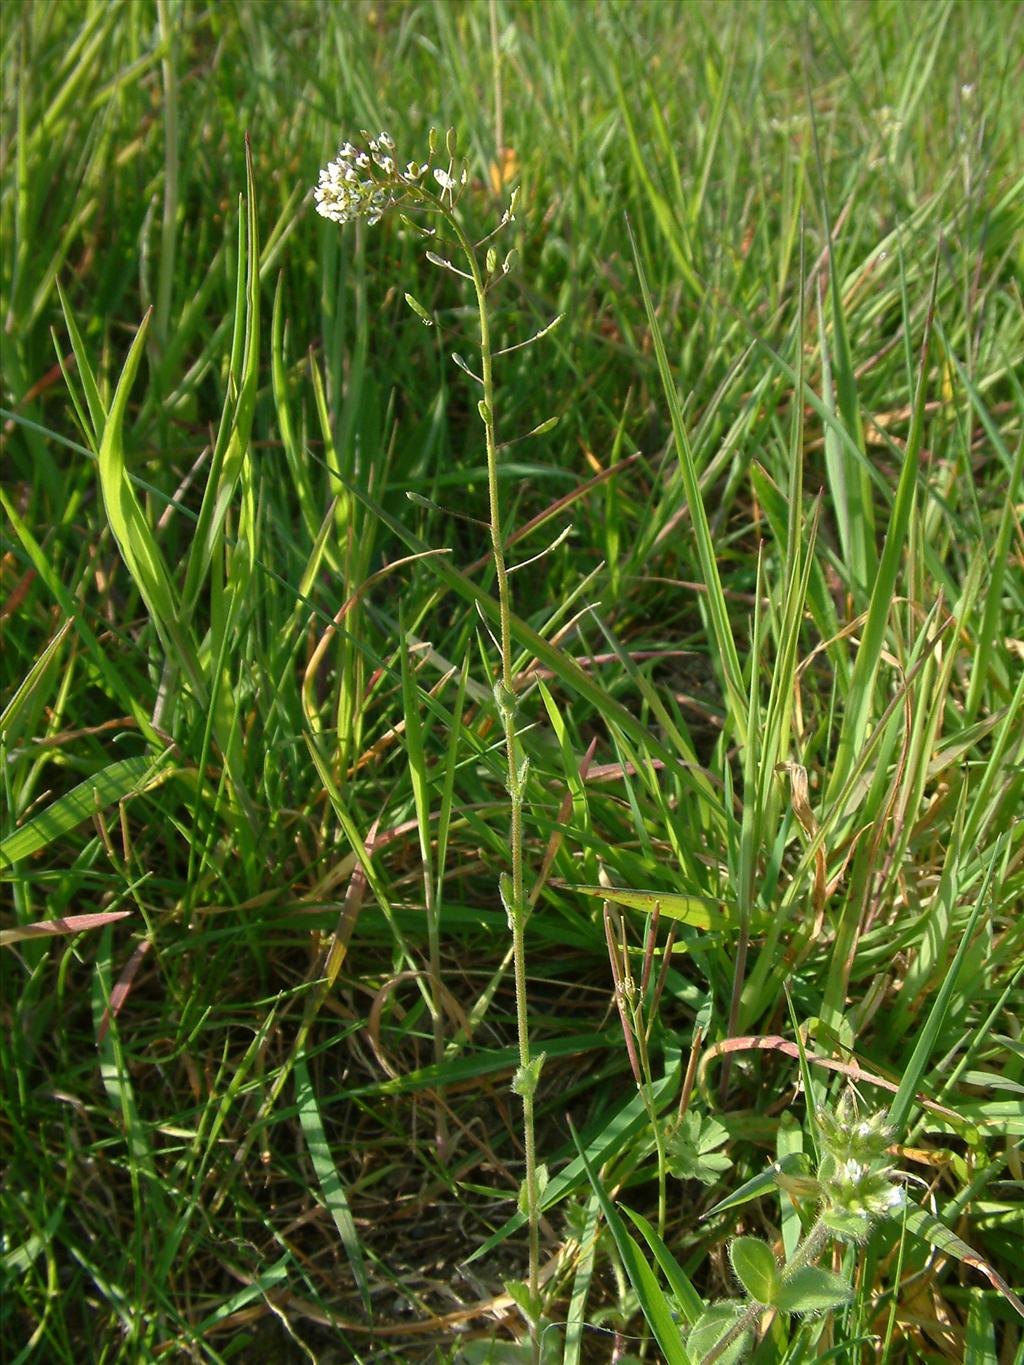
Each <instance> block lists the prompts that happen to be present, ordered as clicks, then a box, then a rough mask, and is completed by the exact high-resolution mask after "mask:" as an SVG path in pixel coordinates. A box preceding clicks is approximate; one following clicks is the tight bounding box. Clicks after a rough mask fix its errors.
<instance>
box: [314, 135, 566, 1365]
mask: <svg viewBox="0 0 1024 1365" xmlns="http://www.w3.org/2000/svg"><path fill="white" fill-rule="evenodd" d="M401 167H402V160H401V158H400V157H399V156H398V153H397V149H396V146H395V140H394V138H393V137H392V136H391V135H390V134H389V133H386V132H380V133H378V134H377V136H376V137H371V136H370V134H369V133H367V132H365V131H364V132H363V133H362V134H361V141H360V143H359V144H358V145H357V144H355V143H353V142H345V143H343V144H342V146H341V147H340V148H339V149H338V153H337V155H336V156H335V158H334V160H333V161H331V162H329V163H328V164H327V165H326V166H325V167H324V168H323V169H322V170H321V172H320V177H319V180H318V183H317V185H316V186H315V188H314V191H313V197H314V201H315V204H316V211H317V213H319V214H320V215H321V217H323V218H326V219H328V220H330V221H332V222H335V223H338V224H341V225H345V224H348V223H352V222H355V221H356V220H359V219H363V220H365V221H366V223H367V224H368V225H371V226H372V225H374V224H376V223H378V222H379V221H380V220H381V218H382V217H383V216H384V215H385V213H387V212H389V211H390V210H399V211H400V210H403V209H407V210H410V211H412V212H415V213H418V214H421V215H434V216H435V217H437V218H439V219H440V220H441V222H442V226H443V228H445V229H447V234H446V238H447V240H448V242H449V243H450V245H451V246H453V248H454V250H453V252H452V254H453V255H455V256H456V257H457V258H458V257H461V261H462V265H463V266H464V267H465V268H460V266H457V265H456V264H455V263H454V261H452V260H450V259H448V258H447V257H446V256H442V255H440V254H438V253H437V252H435V251H427V252H426V259H427V260H428V261H429V262H430V263H431V264H432V265H434V266H437V267H438V268H440V269H444V270H447V271H450V272H451V273H453V274H455V275H456V276H458V277H460V278H461V279H463V280H466V281H468V282H469V284H470V285H471V287H472V290H473V293H474V296H475V302H476V306H477V319H478V326H479V331H478V342H479V373H477V370H476V369H475V368H474V367H473V365H472V364H470V363H469V362H467V361H466V360H465V359H464V358H463V356H461V355H460V354H459V353H458V352H453V353H452V360H453V362H454V363H455V364H456V365H457V366H458V368H459V369H460V370H462V371H463V373H464V374H466V375H467V376H468V378H469V380H470V381H472V382H473V383H475V384H477V385H478V386H479V388H480V391H481V396H480V398H479V401H478V402H477V412H478V415H479V418H480V421H481V423H482V426H483V436H484V447H485V452H486V463H487V486H488V501H489V511H490V520H489V531H490V539H491V556H492V560H493V563H494V571H495V580H496V585H497V599H498V600H497V608H498V610H497V616H498V625H499V638H498V639H496V640H495V644H496V646H497V650H498V655H499V659H498V665H497V669H496V672H497V677H496V678H492V679H491V680H490V681H491V682H492V691H493V697H494V705H495V709H496V712H497V715H498V718H499V720H500V723H501V728H502V732H503V736H504V749H505V758H506V764H507V775H506V781H505V785H506V790H507V792H508V797H509V812H510V831H509V867H508V869H507V870H506V871H503V872H502V873H501V875H500V878H499V883H498V888H497V892H498V898H499V899H500V901H501V904H502V906H503V907H504V910H505V914H506V917H507V921H508V926H509V931H510V935H511V939H512V958H513V972H514V977H515V992H516V1022H517V1032H518V1041H519V1066H518V1068H517V1070H516V1072H515V1075H514V1077H513V1081H512V1089H513V1091H514V1093H515V1094H516V1095H517V1096H518V1097H519V1099H520V1100H521V1102H522V1113H523V1150H524V1154H525V1167H526V1171H525V1178H524V1179H523V1182H522V1185H521V1187H520V1190H519V1207H520V1210H521V1212H522V1213H523V1214H524V1215H525V1217H526V1220H527V1224H528V1228H529V1279H528V1282H527V1283H526V1284H519V1283H517V1282H512V1283H510V1284H509V1285H507V1288H508V1291H509V1293H510V1294H511V1295H512V1297H513V1299H514V1300H515V1302H516V1303H517V1304H518V1306H519V1307H520V1309H521V1311H522V1314H523V1317H524V1318H525V1319H526V1322H527V1325H528V1329H529V1333H530V1337H531V1346H532V1350H533V1353H534V1358H535V1359H539V1350H540V1340H541V1337H542V1334H543V1327H542V1313H543V1307H544V1305H543V1301H542V1298H541V1292H540V1213H541V1196H542V1194H543V1190H544V1186H545V1184H546V1181H547V1172H546V1168H545V1167H544V1165H543V1164H541V1163H538V1161H537V1159H536V1144H535V1138H534V1126H535V1125H534V1097H535V1094H536V1091H537V1086H538V1083H539V1080H540V1072H541V1067H542V1065H543V1062H544V1054H543V1053H540V1054H538V1055H533V1054H532V1053H531V1050H530V1038H529V1020H528V1016H527V1008H526V940H525V930H526V922H527V920H528V918H529V915H530V910H531V901H530V899H529V897H528V895H527V892H526V886H525V869H524V852H523V846H524V837H523V817H524V806H525V801H526V791H527V777H528V772H529V759H528V757H527V756H526V755H525V754H524V753H523V751H522V745H521V742H520V739H519V736H518V733H517V711H518V698H517V678H516V676H515V673H514V655H513V646H512V594H511V589H510V574H511V573H512V572H513V567H515V566H509V565H508V563H507V560H506V552H505V538H504V533H503V530H502V524H501V522H502V519H501V506H500V500H499V488H498V459H499V454H500V452H501V451H503V450H504V449H505V448H506V447H507V446H509V445H511V444H513V442H514V441H516V440H525V439H527V438H529V437H537V436H541V435H544V434H545V433H546V432H548V431H550V430H551V429H552V428H553V427H554V425H555V422H556V419H555V418H547V419H546V420H544V421H541V422H540V423H538V424H537V425H536V426H534V427H533V428H532V430H530V431H528V432H526V433H525V434H524V435H523V436H521V437H514V438H513V439H512V440H511V441H503V442H499V440H498V429H497V427H498V424H497V415H496V414H497V402H496V398H495V392H496V388H495V376H494V361H495V360H496V359H497V358H498V357H500V356H502V355H504V354H506V353H507V352H509V351H518V350H521V349H522V348H523V347H525V346H529V345H531V344H532V343H533V342H535V341H538V340H540V338H541V337H543V336H545V335H546V334H547V333H548V332H550V331H551V330H552V328H553V327H555V326H556V325H557V323H558V322H560V321H561V318H560V317H556V318H555V319H554V320H553V321H552V322H550V323H548V324H547V325H546V326H544V327H541V328H540V329H539V330H538V331H537V332H536V333H534V334H533V335H532V336H529V337H527V338H525V339H524V340H522V341H519V342H516V343H515V344H513V345H510V346H507V347H505V348H504V349H503V350H498V351H496V350H494V348H493V346H492V342H491V328H492V318H491V307H492V305H491V303H490V299H489V295H490V293H491V290H492V288H493V286H495V285H497V284H500V283H501V281H502V280H503V279H504V278H505V277H506V276H507V275H508V274H509V271H510V270H511V268H512V265H513V262H514V259H515V252H514V250H512V251H508V252H507V253H506V254H505V255H504V257H502V258H501V259H499V256H498V253H497V250H496V248H495V246H494V245H493V239H494V238H495V237H497V236H498V235H499V234H500V233H501V232H502V231H504V230H505V229H507V228H508V227H509V226H510V225H511V224H513V223H514V222H515V210H516V202H517V199H518V190H513V191H512V194H511V197H510V200H509V202H508V205H507V207H506V208H505V210H504V212H503V213H502V214H501V217H500V219H499V221H498V223H497V226H496V227H495V228H494V229H493V230H492V231H491V232H489V233H487V234H486V236H484V237H483V238H481V239H479V240H477V241H473V240H471V238H470V237H469V235H468V234H467V232H466V230H465V228H464V226H463V222H462V218H461V215H460V213H459V203H460V200H461V199H462V196H463V195H464V193H465V192H466V189H467V186H468V184H469V171H468V167H467V164H466V162H465V161H464V160H463V159H462V158H460V156H459V152H458V136H457V134H456V131H455V129H454V128H449V129H448V131H447V133H446V134H445V135H444V137H443V138H442V137H441V136H440V134H439V133H438V132H437V130H436V129H431V130H430V135H429V139H428V155H427V159H426V161H424V162H422V163H421V162H418V161H407V162H405V164H404V169H402V168H401ZM402 218H403V221H404V222H405V223H406V224H407V225H409V226H411V227H413V228H414V229H415V230H416V231H418V232H419V233H420V234H421V235H423V236H424V237H426V238H429V239H433V240H435V241H438V242H440V240H442V239H441V236H440V234H439V233H438V232H437V229H436V228H433V227H427V226H424V225H423V224H422V223H418V222H414V221H413V220H412V219H411V218H409V217H408V215H407V214H405V213H403V214H402ZM405 299H406V302H407V303H408V304H409V307H410V308H411V309H412V310H413V312H414V313H415V314H416V316H417V317H418V318H419V319H420V321H421V322H423V323H425V324H426V325H427V326H434V325H435V319H434V318H433V317H431V315H430V313H429V312H428V311H427V309H426V308H424V307H423V305H422V304H420V303H419V302H418V300H417V299H416V298H415V297H414V296H413V295H412V294H408V293H407V294H406V295H405ZM410 496H411V497H412V496H413V495H412V494H410ZM565 534H567V532H563V535H562V536H559V537H558V538H557V539H556V541H555V542H554V543H555V544H557V543H558V542H559V541H560V540H561V539H563V538H564V535H565ZM548 548H549V549H550V548H553V547H551V546H549V547H548ZM541 553H542V554H546V553H547V550H545V551H542V552H541ZM538 557H539V556H534V557H533V558H538ZM493 638H494V637H492V639H493ZM427 914H428V932H429V936H430V941H431V964H430V975H431V977H432V979H433V984H434V990H435V998H434V1010H435V1018H437V1019H439V1018H440V1015H441V1007H440V1004H439V991H440V959H439V955H438V948H437V944H438V926H437V923H436V920H435V919H434V918H433V914H432V908H431V904H430V902H429V897H428V904H427Z"/></svg>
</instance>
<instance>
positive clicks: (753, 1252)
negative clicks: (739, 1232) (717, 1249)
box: [729, 1237, 779, 1303]
mask: <svg viewBox="0 0 1024 1365" xmlns="http://www.w3.org/2000/svg"><path fill="white" fill-rule="evenodd" d="M729 1260H730V1261H732V1268H733V1270H734V1271H735V1272H736V1278H737V1279H738V1280H739V1282H740V1284H741V1285H742V1286H743V1288H744V1289H745V1290H746V1291H747V1293H748V1294H749V1295H750V1297H751V1298H752V1299H753V1300H754V1302H755V1303H775V1291H776V1289H777V1288H778V1283H779V1268H778V1266H777V1265H776V1264H775V1257H774V1256H773V1255H772V1249H771V1247H770V1246H768V1245H767V1244H766V1243H765V1242H762V1241H761V1239H760V1238H759V1237H735V1238H734V1239H733V1240H732V1241H731V1242H730V1243H729Z"/></svg>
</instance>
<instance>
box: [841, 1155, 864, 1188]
mask: <svg viewBox="0 0 1024 1365" xmlns="http://www.w3.org/2000/svg"><path fill="white" fill-rule="evenodd" d="M867 1173H868V1168H867V1167H866V1166H863V1165H861V1163H860V1162H859V1161H854V1160H853V1159H852V1158H851V1159H850V1160H849V1161H844V1162H843V1167H842V1176H843V1179H844V1180H847V1181H849V1183H850V1184H851V1185H857V1184H859V1183H860V1181H861V1180H863V1179H864V1177H865V1176H866V1175H867Z"/></svg>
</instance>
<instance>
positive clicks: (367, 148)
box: [313, 129, 468, 227]
mask: <svg viewBox="0 0 1024 1365" xmlns="http://www.w3.org/2000/svg"><path fill="white" fill-rule="evenodd" d="M362 137H363V142H364V145H363V146H361V147H355V146H353V144H352V143H351V142H346V143H345V144H344V145H343V146H342V147H340V148H339V149H338V155H337V156H336V157H335V159H334V160H333V161H331V162H329V163H328V164H327V165H326V166H325V167H324V168H323V170H322V171H321V172H320V180H319V183H318V184H317V186H316V188H315V189H314V191H313V198H314V199H315V200H316V211H317V213H319V214H320V216H321V217H322V218H330V219H331V220H332V221H333V222H335V223H351V222H353V220H354V219H356V218H365V219H366V221H367V222H368V223H369V224H370V225H371V227H372V225H373V224H374V223H379V222H380V220H381V218H382V216H383V214H384V211H385V209H387V208H390V207H391V205H392V204H398V203H402V202H407V201H410V200H411V201H416V200H420V201H422V200H424V199H430V198H431V196H430V194H429V193H428V192H426V191H425V190H424V189H423V187H422V186H421V184H420V181H421V180H422V179H423V177H424V176H425V175H426V173H427V171H428V170H429V169H430V162H429V161H426V162H424V163H423V164H422V165H421V164H420V163H418V162H416V161H410V162H409V163H408V164H407V165H406V168H405V170H404V171H402V170H399V169H398V165H397V163H396V161H395V155H394V153H395V140H394V138H393V137H392V136H391V135H390V133H378V134H377V136H376V137H370V135H369V133H368V132H366V130H365V129H364V130H363V133H362ZM431 137H432V138H433V134H432V135H431ZM433 146H434V143H433V141H432V142H431V148H432V149H433ZM433 174H434V179H435V180H436V181H437V183H438V185H439V186H440V187H441V195H442V197H443V196H444V195H445V194H447V195H448V199H449V202H452V201H453V200H454V195H455V192H456V191H457V190H458V189H459V188H460V187H461V186H462V185H465V184H466V181H467V179H468V176H467V172H466V169H465V167H463V168H462V171H461V174H460V175H459V177H458V178H456V177H455V176H454V175H452V173H451V171H450V170H447V171H446V170H443V169H442V168H441V167H435V168H434V172H433ZM434 202H435V203H436V202H437V201H436V199H435V200H434Z"/></svg>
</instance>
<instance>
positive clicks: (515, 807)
mask: <svg viewBox="0 0 1024 1365" xmlns="http://www.w3.org/2000/svg"><path fill="white" fill-rule="evenodd" d="M446 216H447V218H448V222H449V224H450V225H451V228H452V231H453V232H454V233H455V235H456V237H457V238H458V242H459V246H460V247H461V248H462V251H463V254H464V255H465V257H466V261H467V263H468V265H469V270H470V273H471V275H472V278H473V288H474V289H475V291H476V299H477V308H478V310H479V315H480V363H481V379H482V380H483V401H482V403H481V404H480V416H481V419H482V420H483V424H484V437H485V441H486V447H487V489H488V496H489V499H490V530H491V552H492V555H493V558H494V572H495V578H496V579H497V585H498V612H499V621H500V642H499V643H500V651H501V682H500V684H499V686H498V687H497V688H495V697H496V700H497V703H498V709H499V711H500V713H501V719H502V725H503V728H504V733H505V755H506V761H507V765H508V794H509V808H510V816H511V822H510V823H511V827H510V831H509V843H510V844H511V850H512V871H511V876H510V879H509V882H508V884H507V885H506V886H505V889H504V891H503V897H502V898H503V900H504V901H505V908H506V911H507V912H508V918H509V927H510V929H511V932H512V964H513V973H514V976H515V988H516V1026H517V1032H518V1036H519V1072H518V1075H517V1078H516V1091H517V1093H518V1094H519V1096H520V1098H521V1099H522V1102H523V1146H524V1148H525V1151H526V1211H527V1222H528V1224H529V1235H530V1269H529V1288H530V1298H531V1301H532V1302H533V1303H534V1304H536V1303H537V1302H538V1299H539V1293H540V1191H539V1188H538V1183H537V1156H536V1147H535V1143H534V1105H533V1098H534V1090H535V1087H536V1075H535V1071H536V1068H534V1067H531V1060H532V1059H531V1056H530V1028H529V1019H528V1015H527V1002H526V921H527V919H528V918H529V906H528V904H527V899H526V892H525V886H524V878H523V802H524V798H525V791H526V771H525V765H524V764H521V763H520V761H519V754H518V744H517V742H516V706H515V686H514V684H515V679H514V677H513V672H512V592H511V589H510V587H509V579H508V567H507V565H506V563H505V550H504V545H503V543H502V532H501V503H500V499H499V496H498V439H497V428H496V422H495V411H494V373H493V356H492V353H491V329H490V318H489V316H488V313H487V298H486V292H485V288H484V280H483V276H482V275H481V273H480V265H479V262H478V261H477V258H476V253H475V252H474V250H473V247H472V245H471V243H470V241H469V239H468V238H467V237H466V234H465V233H464V232H463V230H462V226H461V224H460V223H459V222H458V221H457V220H456V218H455V217H454V215H446ZM536 1348H537V1341H536V1337H535V1339H534V1349H535V1353H536Z"/></svg>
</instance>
